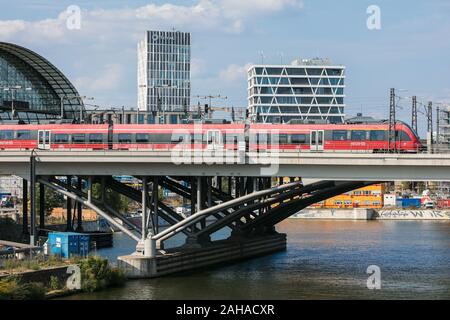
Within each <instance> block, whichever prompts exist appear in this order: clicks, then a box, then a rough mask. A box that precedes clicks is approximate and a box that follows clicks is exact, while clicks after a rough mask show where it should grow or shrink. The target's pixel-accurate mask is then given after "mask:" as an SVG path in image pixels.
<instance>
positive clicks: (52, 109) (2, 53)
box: [0, 42, 85, 123]
mask: <svg viewBox="0 0 450 320" xmlns="http://www.w3.org/2000/svg"><path fill="white" fill-rule="evenodd" d="M79 96H80V95H79V94H78V92H77V90H76V89H75V87H74V86H73V85H72V84H71V83H70V82H69V80H68V79H67V78H66V77H65V76H64V75H63V74H62V73H61V71H59V70H58V69H57V68H56V67H55V66H53V65H52V64H51V63H50V62H48V61H47V60H46V59H44V58H43V57H41V56H39V55H38V54H36V53H35V52H32V51H31V50H28V49H26V48H23V47H20V46H17V45H15V44H11V43H5V42H0V121H4V120H12V119H13V118H14V120H23V121H25V122H27V123H30V122H40V121H41V120H48V119H59V118H60V115H61V106H62V109H63V114H64V118H65V119H77V118H79V117H80V116H82V117H84V116H85V109H84V105H83V101H81V100H80V98H77V97H79ZM13 110H14V117H13V116H12V112H13Z"/></svg>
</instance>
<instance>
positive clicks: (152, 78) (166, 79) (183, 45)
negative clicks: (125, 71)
mask: <svg viewBox="0 0 450 320" xmlns="http://www.w3.org/2000/svg"><path fill="white" fill-rule="evenodd" d="M190 71H191V35H190V33H187V32H179V31H147V32H146V34H145V39H144V40H142V41H141V42H139V44H138V108H139V110H141V111H158V112H159V115H161V114H164V113H167V117H168V118H167V119H169V118H170V117H169V114H173V113H179V112H183V111H184V107H185V106H189V104H190V96H191V86H190V78H191V77H190ZM172 118H173V117H172Z"/></svg>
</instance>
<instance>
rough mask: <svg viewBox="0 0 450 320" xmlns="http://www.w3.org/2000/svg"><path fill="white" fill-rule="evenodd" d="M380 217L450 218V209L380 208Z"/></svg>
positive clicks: (413, 218) (411, 218)
mask: <svg viewBox="0 0 450 320" xmlns="http://www.w3.org/2000/svg"><path fill="white" fill-rule="evenodd" d="M378 219H410V220H427V219H429V220H450V211H442V210H379V211H378Z"/></svg>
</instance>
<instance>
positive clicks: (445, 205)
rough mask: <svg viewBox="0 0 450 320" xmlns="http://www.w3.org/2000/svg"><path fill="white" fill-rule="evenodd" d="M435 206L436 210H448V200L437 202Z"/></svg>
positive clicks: (449, 201)
mask: <svg viewBox="0 0 450 320" xmlns="http://www.w3.org/2000/svg"><path fill="white" fill-rule="evenodd" d="M437 206H438V208H441V209H448V208H450V199H441V200H438V203H437Z"/></svg>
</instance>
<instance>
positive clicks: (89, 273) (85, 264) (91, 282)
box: [80, 256, 125, 292]
mask: <svg viewBox="0 0 450 320" xmlns="http://www.w3.org/2000/svg"><path fill="white" fill-rule="evenodd" d="M80 269H81V280H82V284H81V289H82V290H83V291H86V292H94V291H98V290H102V289H104V288H107V287H110V286H119V285H123V284H124V283H125V274H124V273H123V272H122V270H119V269H117V268H111V267H110V266H109V264H108V260H107V259H102V258H100V257H97V256H89V257H88V258H87V259H85V260H82V261H81V262H80Z"/></svg>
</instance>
